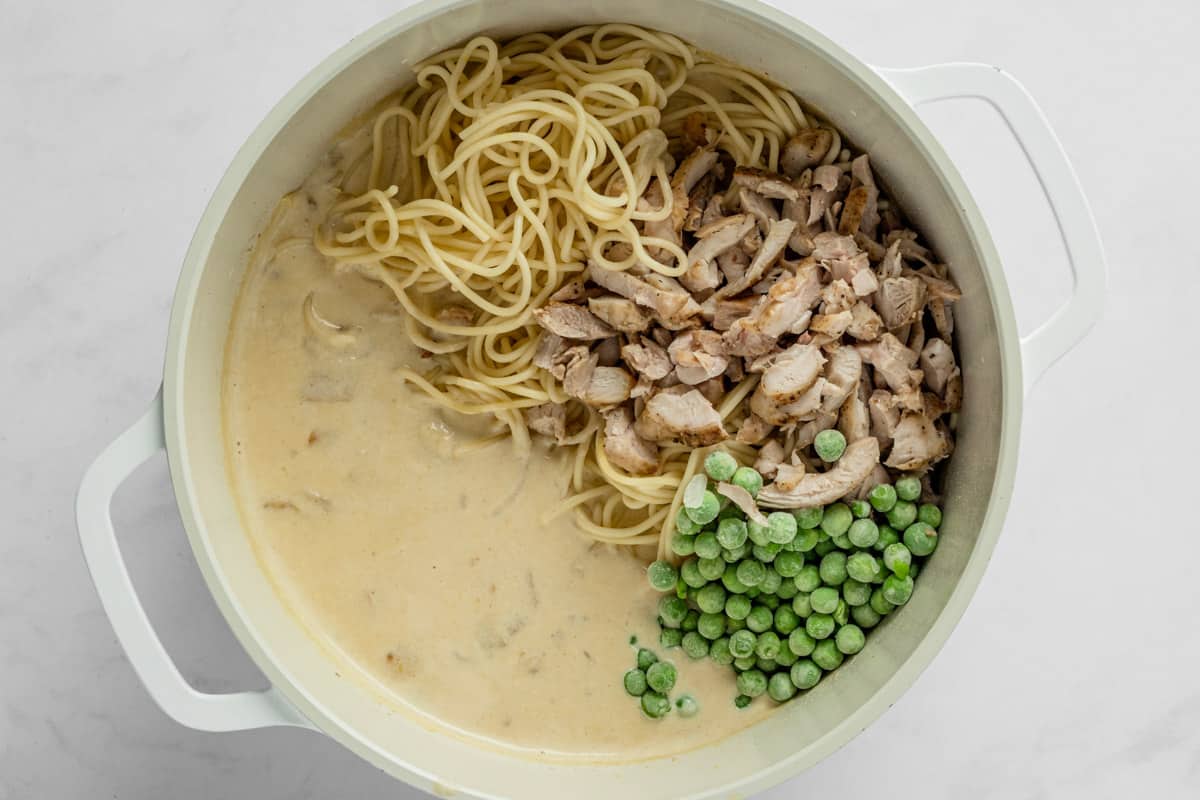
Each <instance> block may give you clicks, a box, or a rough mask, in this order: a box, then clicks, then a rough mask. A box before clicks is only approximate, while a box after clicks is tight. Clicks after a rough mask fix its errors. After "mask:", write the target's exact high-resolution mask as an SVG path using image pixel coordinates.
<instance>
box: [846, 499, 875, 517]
mask: <svg viewBox="0 0 1200 800" xmlns="http://www.w3.org/2000/svg"><path fill="white" fill-rule="evenodd" d="M850 513H851V514H853V515H854V518H855V519H869V518H870V516H871V504H870V503H868V502H867V501H866V500H851V501H850Z"/></svg>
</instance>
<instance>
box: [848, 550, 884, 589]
mask: <svg viewBox="0 0 1200 800" xmlns="http://www.w3.org/2000/svg"><path fill="white" fill-rule="evenodd" d="M880 572H881V570H880V567H879V561H878V560H876V558H875V556H873V555H871V554H870V553H868V552H866V551H862V550H860V551H859V552H857V553H853V554H852V555H851V556H850V557H849V558H847V559H846V574H847V575H849V576H850V577H851V578H853V579H854V580H856V581H861V582H862V583H871V582H873V581H874V580H875V576H877V575H878V574H879V573H880Z"/></svg>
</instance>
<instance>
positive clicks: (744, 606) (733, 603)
mask: <svg viewBox="0 0 1200 800" xmlns="http://www.w3.org/2000/svg"><path fill="white" fill-rule="evenodd" d="M751 606H752V603H751V602H750V598H749V597H746V596H745V595H742V594H731V595H729V596H728V597H726V598H725V615H726V616H728V617H729V618H730V619H745V618H746V617H747V616H749V614H750V607H751Z"/></svg>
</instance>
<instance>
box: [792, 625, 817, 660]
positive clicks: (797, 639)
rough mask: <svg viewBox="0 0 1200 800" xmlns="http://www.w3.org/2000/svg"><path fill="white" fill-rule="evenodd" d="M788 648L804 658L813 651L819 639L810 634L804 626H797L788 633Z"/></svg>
mask: <svg viewBox="0 0 1200 800" xmlns="http://www.w3.org/2000/svg"><path fill="white" fill-rule="evenodd" d="M787 643H788V649H789V650H791V651H792V653H794V654H795V655H796V656H798V657H800V658H804V657H805V656H807V655H809V654H811V653H812V651H813V648H814V647H816V646H817V640H816V639H814V638H813V637H812V636H810V635H809V633H808V631H806V630H804V628H796V630H794V631H792V632H791V633H790V634H788V642H787Z"/></svg>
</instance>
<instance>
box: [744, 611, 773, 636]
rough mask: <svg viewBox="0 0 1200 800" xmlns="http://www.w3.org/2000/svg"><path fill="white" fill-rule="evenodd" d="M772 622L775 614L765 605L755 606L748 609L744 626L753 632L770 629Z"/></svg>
mask: <svg viewBox="0 0 1200 800" xmlns="http://www.w3.org/2000/svg"><path fill="white" fill-rule="evenodd" d="M774 624H775V615H774V614H772V613H771V609H769V608H767V607H766V606H755V607H754V608H752V609H750V613H749V614H748V615H747V616H746V627H747V628H749V629H750V630H752V631H754V632H755V633H762V632H763V631H765V630H770V628H771V626H772V625H774Z"/></svg>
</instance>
